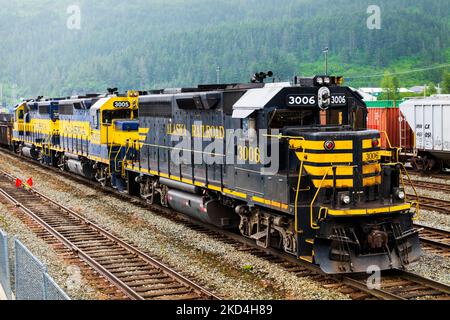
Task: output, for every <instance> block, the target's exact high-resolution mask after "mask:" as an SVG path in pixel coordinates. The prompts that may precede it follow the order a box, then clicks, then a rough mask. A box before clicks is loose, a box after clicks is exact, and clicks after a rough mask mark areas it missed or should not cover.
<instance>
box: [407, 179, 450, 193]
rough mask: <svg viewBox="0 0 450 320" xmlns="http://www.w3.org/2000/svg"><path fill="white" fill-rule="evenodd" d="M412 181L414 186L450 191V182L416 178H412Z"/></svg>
mask: <svg viewBox="0 0 450 320" xmlns="http://www.w3.org/2000/svg"><path fill="white" fill-rule="evenodd" d="M411 181H412V183H413V184H414V186H415V187H417V188H423V189H429V190H435V191H442V192H450V184H446V183H438V182H431V181H422V180H415V179H411Z"/></svg>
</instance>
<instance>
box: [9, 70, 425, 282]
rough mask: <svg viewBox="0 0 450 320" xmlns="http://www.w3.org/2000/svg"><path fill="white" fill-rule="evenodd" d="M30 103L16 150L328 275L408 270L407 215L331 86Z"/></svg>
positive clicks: (414, 250)
mask: <svg viewBox="0 0 450 320" xmlns="http://www.w3.org/2000/svg"><path fill="white" fill-rule="evenodd" d="M267 75H269V73H268V74H265V73H258V74H255V76H254V77H253V78H252V83H249V84H224V85H200V86H198V87H195V88H182V89H165V90H157V91H150V92H136V91H130V92H128V94H127V95H119V94H117V92H109V94H107V95H93V96H84V97H71V98H65V99H49V100H42V99H37V100H36V101H28V102H25V103H23V104H21V105H19V106H18V107H17V108H16V111H15V122H14V138H13V143H14V147H15V150H16V151H17V152H21V153H22V154H23V155H25V156H29V157H32V158H34V159H36V160H40V161H41V162H43V163H45V164H47V165H54V166H59V167H60V168H61V169H63V170H68V171H71V172H73V173H76V174H80V175H83V176H85V177H87V178H90V179H96V180H97V181H98V182H100V183H102V184H103V185H110V186H112V187H115V188H117V189H119V190H120V191H123V192H128V193H130V194H132V195H137V196H141V197H142V198H144V199H146V200H147V201H148V202H150V203H159V204H161V205H163V206H167V207H171V208H173V209H175V210H177V211H180V212H182V213H184V214H186V215H190V216H192V217H194V218H196V219H199V220H201V221H204V222H206V223H209V224H213V225H216V226H219V227H222V228H230V229H233V230H238V231H239V232H240V233H241V234H242V235H243V236H245V237H248V238H250V239H253V240H254V241H255V242H256V243H257V244H258V245H260V246H263V247H274V248H277V249H279V250H282V251H285V252H287V253H289V254H292V255H295V256H297V257H298V258H299V259H303V260H306V261H308V262H311V263H315V264H317V265H319V266H320V267H321V268H322V270H324V271H325V272H327V273H346V272H366V271H367V268H368V267H369V266H373V265H377V266H378V267H379V268H380V269H391V268H402V267H405V266H407V265H409V264H410V263H412V262H414V261H415V260H417V259H418V257H419V255H420V251H421V250H420V245H419V238H418V230H416V229H415V228H414V227H413V224H412V218H413V216H414V214H415V213H416V210H417V208H418V207H417V206H414V204H417V202H416V201H415V200H413V199H407V198H406V194H405V191H404V188H405V185H404V180H403V179H401V178H400V176H401V173H405V171H404V168H403V166H402V164H400V163H398V159H397V153H396V152H395V151H394V150H382V149H381V148H380V138H381V137H380V133H379V132H378V131H376V130H367V129H366V128H367V123H366V117H367V109H366V105H365V103H364V102H363V101H362V98H361V97H360V96H359V95H358V94H357V93H356V92H354V91H353V90H351V89H350V88H348V87H345V86H342V85H341V83H342V78H341V77H329V76H316V77H314V78H295V79H294V81H293V82H292V83H273V84H265V83H264V78H265V77H266V76H267Z"/></svg>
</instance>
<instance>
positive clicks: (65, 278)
mask: <svg viewBox="0 0 450 320" xmlns="http://www.w3.org/2000/svg"><path fill="white" fill-rule="evenodd" d="M0 201H2V202H3V201H4V200H3V199H0ZM0 229H2V230H3V231H5V232H7V233H8V236H9V253H10V261H11V262H12V261H14V255H13V252H14V247H13V243H14V241H13V238H14V237H15V238H17V239H18V240H19V241H20V242H22V244H24V245H25V246H26V247H27V248H28V250H29V251H30V252H31V253H32V254H33V255H34V256H35V257H36V258H38V259H39V260H40V261H41V262H42V263H44V264H45V265H46V266H47V272H48V273H49V275H50V276H51V277H52V278H53V280H55V282H56V283H57V284H58V285H59V286H60V287H61V289H63V290H64V291H65V292H66V293H67V294H68V295H69V297H70V298H71V299H74V300H93V299H102V298H103V294H102V293H101V292H100V291H97V290H96V289H94V288H92V287H91V286H90V285H89V284H88V282H87V281H86V279H84V278H83V275H82V274H81V273H80V269H79V267H78V266H76V265H74V264H70V263H68V262H67V261H65V260H63V259H62V258H60V256H58V254H57V253H56V252H55V250H54V249H53V248H52V247H51V246H50V245H49V244H47V243H46V242H45V241H44V240H42V239H40V238H39V237H38V236H36V235H35V234H34V233H33V232H32V231H31V230H30V229H29V228H28V227H27V226H26V225H25V224H24V223H23V222H22V221H21V220H20V219H19V218H17V217H16V216H15V215H14V214H12V213H11V209H10V208H8V207H7V206H6V205H4V204H3V203H0ZM11 264H12V265H11V268H10V270H13V266H14V264H13V263H11Z"/></svg>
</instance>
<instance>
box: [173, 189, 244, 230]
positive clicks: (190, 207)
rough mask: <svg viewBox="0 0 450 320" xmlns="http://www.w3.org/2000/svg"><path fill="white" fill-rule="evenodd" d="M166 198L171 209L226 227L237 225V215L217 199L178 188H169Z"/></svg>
mask: <svg viewBox="0 0 450 320" xmlns="http://www.w3.org/2000/svg"><path fill="white" fill-rule="evenodd" d="M167 200H168V203H169V206H170V207H171V208H172V209H174V210H176V211H178V212H181V213H184V214H186V215H188V216H190V217H192V218H194V219H197V220H200V221H203V222H205V223H209V224H212V225H215V226H217V227H220V228H227V229H230V228H236V227H237V226H238V225H239V217H238V215H236V214H235V213H234V212H233V210H232V209H229V208H226V207H224V206H223V205H222V204H221V203H220V202H219V201H218V200H209V199H207V198H206V197H204V196H199V195H196V194H192V193H187V192H184V191H179V190H170V191H169V192H168V194H167Z"/></svg>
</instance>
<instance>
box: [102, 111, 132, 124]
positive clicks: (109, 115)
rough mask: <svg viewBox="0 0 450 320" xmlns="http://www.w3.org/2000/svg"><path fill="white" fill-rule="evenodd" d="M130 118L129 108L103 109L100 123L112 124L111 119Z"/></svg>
mask: <svg viewBox="0 0 450 320" xmlns="http://www.w3.org/2000/svg"><path fill="white" fill-rule="evenodd" d="M130 118H131V110H130V109H123V110H105V111H103V117H102V123H103V124H112V122H113V120H116V119H130Z"/></svg>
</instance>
